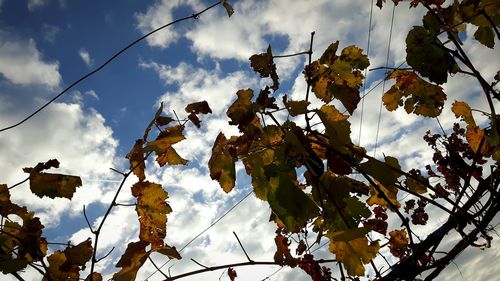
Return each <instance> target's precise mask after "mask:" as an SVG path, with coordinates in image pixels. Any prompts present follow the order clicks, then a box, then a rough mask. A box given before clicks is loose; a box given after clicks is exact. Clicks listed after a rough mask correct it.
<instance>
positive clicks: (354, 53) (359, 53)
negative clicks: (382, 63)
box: [340, 45, 370, 70]
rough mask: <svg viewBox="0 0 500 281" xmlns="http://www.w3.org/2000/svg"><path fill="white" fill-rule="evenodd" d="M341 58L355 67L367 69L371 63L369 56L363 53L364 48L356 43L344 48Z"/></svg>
mask: <svg viewBox="0 0 500 281" xmlns="http://www.w3.org/2000/svg"><path fill="white" fill-rule="evenodd" d="M340 59H341V60H343V61H345V62H348V63H349V64H350V65H351V66H352V68H354V69H361V70H363V69H365V68H367V67H368V66H369V65H370V61H369V60H368V56H367V55H365V54H363V49H360V48H358V47H356V46H354V45H351V46H347V47H345V48H344V49H343V50H342V53H341V55H340Z"/></svg>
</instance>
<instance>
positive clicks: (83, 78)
mask: <svg viewBox="0 0 500 281" xmlns="http://www.w3.org/2000/svg"><path fill="white" fill-rule="evenodd" d="M221 3H222V1H217V2H216V3H214V4H212V5H210V6H208V7H207V8H205V9H203V10H202V11H200V12H198V13H195V14H192V15H191V16H188V17H183V18H180V19H178V20H174V21H172V22H170V23H167V24H165V25H162V26H160V27H158V28H156V29H154V30H152V31H150V32H148V33H146V34H145V35H143V36H141V37H140V38H138V39H136V40H134V41H133V42H132V43H130V44H128V45H127V46H126V47H124V48H122V49H121V50H120V51H118V52H116V53H115V54H114V55H112V56H111V58H109V59H108V60H107V61H105V62H104V63H103V64H101V65H100V66H99V67H97V68H96V69H94V70H92V71H91V72H89V73H87V74H85V75H84V76H82V77H81V78H79V79H78V80H76V81H75V82H73V83H72V84H71V85H69V86H68V87H66V89H64V90H63V91H62V92H60V93H59V94H57V95H56V96H54V97H53V98H52V99H50V100H49V101H48V102H46V103H45V104H44V105H42V106H41V107H39V108H38V109H37V110H35V111H34V112H33V113H31V114H30V115H28V116H27V117H25V118H24V119H23V120H21V121H19V122H17V123H15V124H13V125H11V126H8V127H5V128H2V129H0V132H3V131H7V130H10V129H12V128H15V127H17V126H19V125H21V124H23V123H24V122H26V121H28V120H29V119H31V118H32V117H33V116H35V115H36V114H38V113H39V112H40V111H42V110H43V109H45V108H46V107H47V106H49V105H50V104H51V103H53V102H54V101H56V100H57V99H59V98H60V97H61V96H62V95H64V94H65V93H67V92H68V91H69V90H70V89H72V88H73V87H74V86H76V85H77V84H79V83H80V82H82V81H84V80H85V79H87V78H89V77H90V76H92V75H93V74H95V73H97V72H99V71H100V70H101V69H103V68H104V67H105V66H106V65H108V64H109V63H110V62H112V61H113V60H114V59H116V58H117V57H118V56H120V55H121V54H122V53H124V52H125V51H127V50H128V49H130V48H131V47H132V46H134V45H135V44H137V43H139V42H140V41H142V40H144V39H145V38H147V37H149V36H150V35H152V34H154V33H156V32H158V31H160V30H162V29H164V28H166V27H169V26H171V25H173V24H176V23H179V22H182V21H185V20H188V19H197V18H199V16H200V15H201V14H203V13H204V12H206V11H208V10H210V9H212V8H213V7H215V6H217V5H219V4H221Z"/></svg>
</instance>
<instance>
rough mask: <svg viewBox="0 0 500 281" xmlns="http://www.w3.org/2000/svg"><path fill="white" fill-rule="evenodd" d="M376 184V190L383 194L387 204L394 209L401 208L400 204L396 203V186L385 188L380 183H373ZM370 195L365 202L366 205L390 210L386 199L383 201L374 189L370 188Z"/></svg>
mask: <svg viewBox="0 0 500 281" xmlns="http://www.w3.org/2000/svg"><path fill="white" fill-rule="evenodd" d="M375 183H376V184H377V186H378V188H380V190H381V191H382V192H383V193H384V195H385V196H386V197H387V198H388V199H389V202H391V203H392V204H393V205H394V206H396V208H399V207H401V204H400V203H399V201H398V198H397V194H398V189H397V187H396V186H390V187H385V186H384V185H382V184H381V183H380V182H378V181H375ZM370 193H371V196H370V197H369V198H368V199H367V200H366V203H367V204H368V205H370V206H372V205H374V204H376V205H378V206H382V207H387V208H389V209H391V208H390V207H392V206H391V205H390V204H389V203H388V202H387V200H386V199H384V198H383V197H382V196H381V195H380V193H379V192H378V191H377V189H375V187H373V186H370Z"/></svg>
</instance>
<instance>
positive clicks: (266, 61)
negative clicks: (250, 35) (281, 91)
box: [250, 45, 280, 91]
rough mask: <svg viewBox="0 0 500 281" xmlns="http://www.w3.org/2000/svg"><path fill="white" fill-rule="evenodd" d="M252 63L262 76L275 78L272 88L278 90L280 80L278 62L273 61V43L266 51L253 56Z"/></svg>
mask: <svg viewBox="0 0 500 281" xmlns="http://www.w3.org/2000/svg"><path fill="white" fill-rule="evenodd" d="M250 65H251V66H252V68H253V70H254V71H255V72H258V73H259V74H260V77H270V78H271V79H272V80H273V85H272V86H271V89H273V90H274V91H276V90H278V88H279V85H280V82H279V77H278V74H277V73H276V64H274V61H273V52H272V50H271V45H269V47H268V48H267V51H266V52H265V53H262V54H258V55H253V56H251V57H250Z"/></svg>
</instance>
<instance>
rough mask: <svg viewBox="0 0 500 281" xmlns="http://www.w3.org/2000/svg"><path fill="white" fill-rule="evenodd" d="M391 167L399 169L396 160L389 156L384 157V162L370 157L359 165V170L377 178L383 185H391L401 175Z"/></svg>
mask: <svg viewBox="0 0 500 281" xmlns="http://www.w3.org/2000/svg"><path fill="white" fill-rule="evenodd" d="M391 167H393V168H395V169H396V170H401V166H399V163H398V160H397V159H396V158H394V157H391V156H386V157H385V163H384V162H382V161H379V160H377V159H375V158H371V159H368V161H366V162H364V163H362V164H361V165H360V168H361V170H363V171H364V172H365V173H367V174H369V175H370V176H372V177H374V178H375V179H377V180H378V181H379V182H380V183H382V184H383V185H384V186H393V185H394V184H395V183H396V181H397V179H398V178H399V177H400V176H401V174H400V173H398V172H396V171H394V170H393V169H392V168H391Z"/></svg>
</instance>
